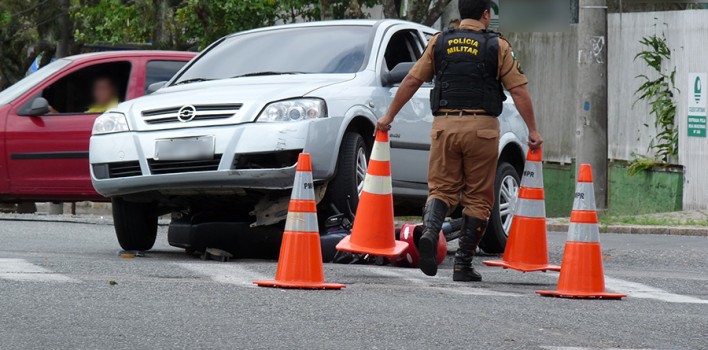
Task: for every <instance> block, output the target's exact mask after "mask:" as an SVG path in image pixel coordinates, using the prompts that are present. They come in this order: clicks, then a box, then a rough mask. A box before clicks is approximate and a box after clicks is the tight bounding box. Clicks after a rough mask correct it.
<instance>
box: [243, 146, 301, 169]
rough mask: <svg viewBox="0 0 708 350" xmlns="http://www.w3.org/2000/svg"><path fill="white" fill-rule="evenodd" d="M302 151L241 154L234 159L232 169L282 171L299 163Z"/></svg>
mask: <svg viewBox="0 0 708 350" xmlns="http://www.w3.org/2000/svg"><path fill="white" fill-rule="evenodd" d="M300 152H302V150H289V151H277V152H264V153H250V154H248V153H247V154H239V155H237V156H236V158H235V159H234V163H233V167H232V169H235V170H241V169H280V168H289V167H291V166H293V165H295V164H296V163H297V157H298V156H299V155H300Z"/></svg>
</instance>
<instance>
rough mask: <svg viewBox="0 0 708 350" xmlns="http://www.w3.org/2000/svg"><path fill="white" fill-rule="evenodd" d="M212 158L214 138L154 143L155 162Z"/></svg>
mask: <svg viewBox="0 0 708 350" xmlns="http://www.w3.org/2000/svg"><path fill="white" fill-rule="evenodd" d="M213 158H214V136H197V137H181V138H176V139H162V140H157V141H155V157H154V159H155V160H200V159H213Z"/></svg>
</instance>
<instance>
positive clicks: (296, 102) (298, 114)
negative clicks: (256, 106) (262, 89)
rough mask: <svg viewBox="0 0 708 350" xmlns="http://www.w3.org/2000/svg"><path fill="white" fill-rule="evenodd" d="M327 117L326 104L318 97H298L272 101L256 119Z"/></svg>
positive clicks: (264, 120) (276, 120) (278, 120)
mask: <svg viewBox="0 0 708 350" xmlns="http://www.w3.org/2000/svg"><path fill="white" fill-rule="evenodd" d="M326 117H327V105H326V104H325V102H324V100H321V99H319V98H298V99H293V100H285V101H278V102H273V103H271V104H269V105H267V106H266V107H265V108H263V111H261V114H259V115H258V119H256V121H259V122H289V121H299V120H309V119H317V118H326Z"/></svg>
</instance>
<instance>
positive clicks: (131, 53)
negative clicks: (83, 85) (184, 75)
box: [64, 50, 197, 61]
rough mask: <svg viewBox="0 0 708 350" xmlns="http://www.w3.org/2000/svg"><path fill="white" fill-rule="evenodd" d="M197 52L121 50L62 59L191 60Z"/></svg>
mask: <svg viewBox="0 0 708 350" xmlns="http://www.w3.org/2000/svg"><path fill="white" fill-rule="evenodd" d="M196 55H197V52H188V51H164V50H121V51H101V52H90V53H84V54H79V55H74V56H68V57H64V58H66V59H69V60H72V61H85V60H93V59H99V58H121V57H172V58H177V57H183V58H186V59H191V58H193V57H194V56H196Z"/></svg>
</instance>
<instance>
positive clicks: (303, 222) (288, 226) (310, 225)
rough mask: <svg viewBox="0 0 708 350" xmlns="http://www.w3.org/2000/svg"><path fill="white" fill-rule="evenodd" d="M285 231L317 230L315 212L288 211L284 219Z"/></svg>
mask: <svg viewBox="0 0 708 350" xmlns="http://www.w3.org/2000/svg"><path fill="white" fill-rule="evenodd" d="M285 231H290V232H319V230H318V226H317V214H315V213H299V212H288V217H287V219H286V220H285Z"/></svg>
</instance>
